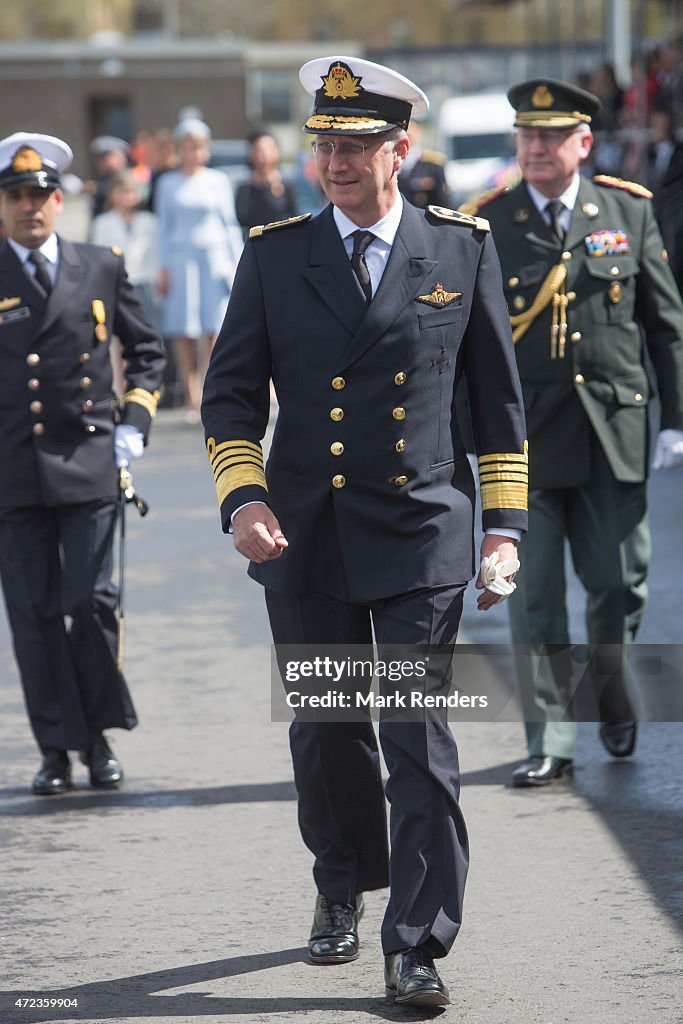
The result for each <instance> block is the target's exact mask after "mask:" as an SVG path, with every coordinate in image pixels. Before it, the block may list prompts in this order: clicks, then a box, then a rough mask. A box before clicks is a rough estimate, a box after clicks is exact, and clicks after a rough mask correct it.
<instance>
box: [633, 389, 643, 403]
mask: <svg viewBox="0 0 683 1024" xmlns="http://www.w3.org/2000/svg"><path fill="white" fill-rule="evenodd" d="M633 397H634V398H635V400H636V402H642V400H643V396H642V395H641V393H640V391H636V393H635V395H634V396H633Z"/></svg>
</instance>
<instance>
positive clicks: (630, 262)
mask: <svg viewBox="0 0 683 1024" xmlns="http://www.w3.org/2000/svg"><path fill="white" fill-rule="evenodd" d="M508 98H509V100H510V103H511V104H512V106H513V107H514V109H515V111H516V115H517V116H516V119H515V127H516V129H517V136H516V141H517V156H518V160H519V163H520V167H521V170H522V174H523V180H522V181H521V182H520V184H519V185H517V186H516V187H515V188H512V189H509V190H498V191H496V192H493V193H488V194H487V195H485V196H483V197H481V198H480V199H479V200H478V201H477V202H476V203H474V204H470V205H468V206H465V207H463V208H462V209H463V211H464V212H467V213H469V214H474V213H478V212H479V210H484V211H485V213H484V215H485V216H486V218H487V219H488V220H489V222H490V224H491V229H492V231H493V235H494V239H495V242H496V247H497V249H498V253H499V256H500V260H501V265H502V269H503V279H504V285H505V290H506V299H507V303H508V308H509V312H510V319H511V323H512V328H513V339H514V341H515V343H516V345H515V348H516V353H517V363H518V367H519V371H520V377H521V380H522V386H523V391H524V401H525V408H526V417H527V425H528V435H529V487H530V495H529V534H528V537H526V538H525V539H524V540H523V542H522V551H523V553H522V554H521V561H522V566H523V569H522V572H521V573H520V574H519V576H518V580H517V582H518V586H519V589H520V593H519V595H518V596H519V600H516V601H515V602H511V603H510V619H511V626H512V638H513V641H514V643H515V644H519V645H531V647H530V648H528V647H526V646H524V647H523V648H522V647H520V648H517V651H518V657H517V661H518V672H519V676H520V687H521V695H522V704H523V710H524V713H525V720H526V723H527V739H528V744H529V755H530V757H529V760H527V761H526V762H524V763H523V764H522V765H520V766H519V767H518V768H517V769H516V770H515V773H514V776H513V780H514V783H515V784H516V785H518V786H538V785H543V784H546V783H549V782H551V781H552V780H553V779H557V778H559V777H560V776H562V775H563V774H566V773H568V772H570V771H571V768H572V763H573V758H574V749H575V735H576V727H575V724H574V721H573V720H572V712H571V708H570V682H571V674H572V659H571V653H570V648H569V632H568V623H567V611H566V604H565V576H564V547H565V541H566V540H568V541H569V544H570V548H571V553H572V558H573V563H574V568H575V570H576V573H577V575H578V576H579V579H580V580H581V582H582V583H583V585H584V587H585V588H586V591H587V595H588V596H587V629H588V639H589V642H590V643H591V644H598V645H610V646H609V647H608V648H607V649H606V650H605V648H603V654H606V655H608V656H611V658H610V657H608V660H607V661H605V658H604V657H603V658H602V659H601V660H600V661H598V659H597V657H596V656H595V654H597V651H596V652H594V657H593V658H592V661H591V664H590V665H589V666H588V671H589V673H591V676H592V680H593V683H594V684H595V691H596V696H597V697H598V709H599V717H600V721H601V723H602V724H601V727H600V735H601V738H602V740H603V743H604V745H605V746H606V748H607V750H608V751H609V752H610V754H612V755H613V756H615V757H622V756H628V755H629V754H631V753H632V751H633V749H634V746H635V740H636V724H635V721H634V718H635V715H634V712H633V709H632V707H631V704H630V702H629V698H628V695H627V692H626V688H625V686H624V674H625V671H624V657H623V655H624V650H623V647H621V646H616V647H615V646H611V645H624V644H627V643H629V642H632V641H633V640H634V638H635V636H636V632H637V630H638V626H639V625H640V622H641V620H642V617H643V611H644V608H645V600H646V592H647V591H646V577H647V570H648V563H649V558H650V537H649V532H648V524H647V514H646V494H645V481H646V477H647V473H648V451H649V437H648V410H647V406H648V401H649V399H650V397H651V389H650V383H649V379H648V373H647V371H646V367H645V360H646V357H649V359H650V361H651V365H652V367H653V370H654V375H655V376H656V381H657V388H658V392H659V398H660V401H661V410H662V411H661V417H662V418H661V432H660V434H659V436H658V438H657V445H656V451H655V459H654V467H655V468H657V467H658V466H664V467H668V466H672V465H676V464H678V463H680V462H681V461H683V308H682V306H681V300H680V297H679V295H678V292H677V289H676V286H675V283H674V280H673V277H672V274H671V271H670V268H669V266H668V263H667V259H666V253H665V252H664V250H663V245H662V240H661V236H660V234H659V231H658V229H657V225H656V223H655V220H654V217H653V214H652V205H651V202H650V198H651V194H650V193H649V192H648V191H647V189H645V188H643V187H642V186H641V185H637V184H634V183H631V182H625V181H621V180H620V179H617V178H609V177H605V176H602V175H600V176H598V177H596V178H594V179H593V180H592V181H589V180H587V179H585V178H582V177H581V176H580V175H579V173H578V171H579V166H580V164H581V162H582V160H584V159H585V158H586V157H587V156H588V154H589V153H590V150H591V145H592V142H593V136H592V134H591V130H590V123H591V119H592V117H594V116H595V114H596V113H597V111H598V109H599V101H598V99H597V98H596V97H595V96H593V95H591V94H590V93H587V92H584V91H583V90H581V89H577V88H575V87H573V86H570V85H567V84H566V83H563V82H557V81H554V80H552V79H535V80H533V81H528V82H523V83H521V84H519V85H516V86H514V87H513V88H512V89H510V92H509V93H508ZM522 651H524V652H525V653H522ZM615 651H616V652H619V653H618V654H616V655H615ZM529 652H530V655H531V656H527V654H528V653H529ZM594 666H597V668H596V671H593V669H594ZM598 670H599V671H600V673H601V675H600V676H598V674H597V671H598Z"/></svg>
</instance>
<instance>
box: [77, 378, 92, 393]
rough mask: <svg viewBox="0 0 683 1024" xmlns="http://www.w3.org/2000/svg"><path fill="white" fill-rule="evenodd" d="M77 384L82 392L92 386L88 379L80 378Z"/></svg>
mask: <svg viewBox="0 0 683 1024" xmlns="http://www.w3.org/2000/svg"><path fill="white" fill-rule="evenodd" d="M78 383H79V384H80V386H81V388H82V389H83V391H85V389H86V388H89V387H90V385H91V384H92V381H91V379H90V377H81V379H80V380H79V382H78Z"/></svg>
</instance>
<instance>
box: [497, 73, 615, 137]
mask: <svg viewBox="0 0 683 1024" xmlns="http://www.w3.org/2000/svg"><path fill="white" fill-rule="evenodd" d="M507 95H508V99H509V101H510V103H511V104H512V106H513V107H514V108H515V111H516V117H515V128H572V127H575V126H576V125H579V124H590V123H591V121H592V119H593V118H594V117H595V115H596V114H597V112H598V111H599V110H600V100H599V99H598V97H597V96H594V95H593V93H592V92H586V90H585V89H579V88H578V87H577V86H575V85H570V84H569V83H568V82H558V81H557V79H555V78H532V79H530V80H529V81H527V82H520V83H519V84H518V85H513V86H512V88H511V89H510V90H509V92H508V94H507Z"/></svg>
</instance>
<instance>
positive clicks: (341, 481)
mask: <svg viewBox="0 0 683 1024" xmlns="http://www.w3.org/2000/svg"><path fill="white" fill-rule="evenodd" d="M332 486H333V487H337V488H339V487H345V486H346V477H345V476H342V475H341V473H338V474H337V476H333V477H332Z"/></svg>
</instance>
